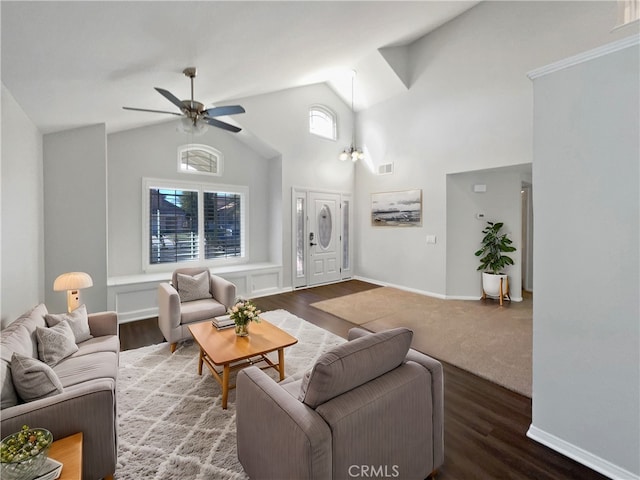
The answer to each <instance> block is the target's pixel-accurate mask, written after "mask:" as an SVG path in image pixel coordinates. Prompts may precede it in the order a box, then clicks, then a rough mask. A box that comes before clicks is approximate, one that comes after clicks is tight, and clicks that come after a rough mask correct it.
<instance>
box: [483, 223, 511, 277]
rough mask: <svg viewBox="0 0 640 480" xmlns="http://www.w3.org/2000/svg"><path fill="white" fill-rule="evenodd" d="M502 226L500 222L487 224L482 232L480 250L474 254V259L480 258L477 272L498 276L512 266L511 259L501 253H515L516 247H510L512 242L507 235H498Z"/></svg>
mask: <svg viewBox="0 0 640 480" xmlns="http://www.w3.org/2000/svg"><path fill="white" fill-rule="evenodd" d="M503 225H504V223H502V222H497V223H493V222H487V226H486V227H485V229H484V230H482V233H484V238H483V239H482V248H481V249H480V250H478V251H477V252H476V253H475V256H476V257H482V258H480V265H479V266H478V270H483V271H485V272H487V273H493V274H494V275H499V274H500V273H501V272H502V269H503V268H504V267H506V266H507V265H513V259H512V258H511V257H509V256H507V255H503V253H508V252H515V251H516V247H513V246H511V244H512V243H513V242H512V241H511V240H510V239H509V237H508V236H507V234H506V233H500V229H501V228H502V226H503Z"/></svg>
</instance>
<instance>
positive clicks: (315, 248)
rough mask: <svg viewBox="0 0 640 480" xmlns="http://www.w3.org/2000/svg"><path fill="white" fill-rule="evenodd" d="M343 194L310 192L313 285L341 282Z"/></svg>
mask: <svg viewBox="0 0 640 480" xmlns="http://www.w3.org/2000/svg"><path fill="white" fill-rule="evenodd" d="M339 211H340V194H337V193H322V192H309V230H308V232H309V233H308V242H309V243H308V245H309V249H308V252H309V262H308V266H309V285H318V284H320V283H327V282H335V281H337V280H340V253H341V250H340V245H339V244H340V241H339V240H340V235H339V228H340V217H339Z"/></svg>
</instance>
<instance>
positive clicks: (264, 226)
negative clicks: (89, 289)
mask: <svg viewBox="0 0 640 480" xmlns="http://www.w3.org/2000/svg"><path fill="white" fill-rule="evenodd" d="M177 124H178V122H176V121H169V122H165V123H160V124H157V125H154V126H150V127H143V128H137V129H133V130H127V131H123V132H119V133H113V134H110V135H109V136H108V138H107V143H108V152H109V153H108V156H109V160H108V170H109V172H108V178H109V181H108V185H109V186H108V198H109V214H108V215H109V245H108V246H109V255H108V258H109V276H110V277H114V276H121V275H135V274H141V273H144V272H143V268H142V245H143V243H142V178H144V177H150V178H160V179H175V180H178V181H188V182H202V183H207V184H228V185H239V186H246V187H249V208H248V211H247V214H248V217H249V224H248V232H249V238H248V239H247V248H248V252H249V261H250V262H267V261H273V259H272V258H271V253H270V249H271V245H270V242H271V239H270V236H269V235H268V234H267V235H265V232H269V231H270V229H271V224H272V213H271V207H270V199H269V198H270V195H271V193H270V192H271V189H272V188H273V185H272V183H271V182H269V181H268V178H269V176H270V171H271V170H272V169H274V168H275V169H277V170H279V169H280V166H279V164H278V162H277V160H274V161H271V160H269V159H267V158H264V157H262V156H260V155H259V154H258V153H256V152H255V151H253V150H252V149H250V148H249V147H247V146H246V145H244V144H243V143H241V142H240V141H238V140H237V138H236V136H235V134H233V133H229V132H226V131H223V130H220V129H218V128H213V127H212V128H210V129H209V130H208V131H207V132H206V133H205V134H204V135H202V136H197V137H193V136H190V135H186V134H183V133H180V132H178V131H177V130H176V126H177ZM187 143H201V144H205V145H209V146H211V147H213V148H215V149H217V150H219V151H220V152H222V154H223V155H224V160H223V162H224V165H223V175H222V176H219V177H217V176H211V175H199V174H189V173H179V172H178V147H179V146H181V145H185V144H187ZM278 191H279V190H278ZM174 268H175V265H167V266H166V269H167V271H168V272H170V271H173V269H174Z"/></svg>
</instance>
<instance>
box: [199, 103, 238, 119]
mask: <svg viewBox="0 0 640 480" xmlns="http://www.w3.org/2000/svg"><path fill="white" fill-rule="evenodd" d="M203 113H204V114H205V115H207V116H209V117H221V116H223V115H235V114H237V113H245V109H244V108H242V106H241V105H227V106H223V107H213V108H210V109H208V110H205V111H204V112H203Z"/></svg>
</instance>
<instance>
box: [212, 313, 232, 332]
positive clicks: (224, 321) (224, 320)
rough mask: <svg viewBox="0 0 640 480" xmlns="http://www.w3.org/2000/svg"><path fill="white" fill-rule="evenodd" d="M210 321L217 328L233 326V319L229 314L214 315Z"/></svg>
mask: <svg viewBox="0 0 640 480" xmlns="http://www.w3.org/2000/svg"><path fill="white" fill-rule="evenodd" d="M211 323H212V324H213V326H214V327H216V328H217V329H218V330H222V329H223V328H230V327H233V326H234V325H235V323H234V322H233V320H231V316H229V315H222V316H221V317H214V318H213V319H212V320H211Z"/></svg>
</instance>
